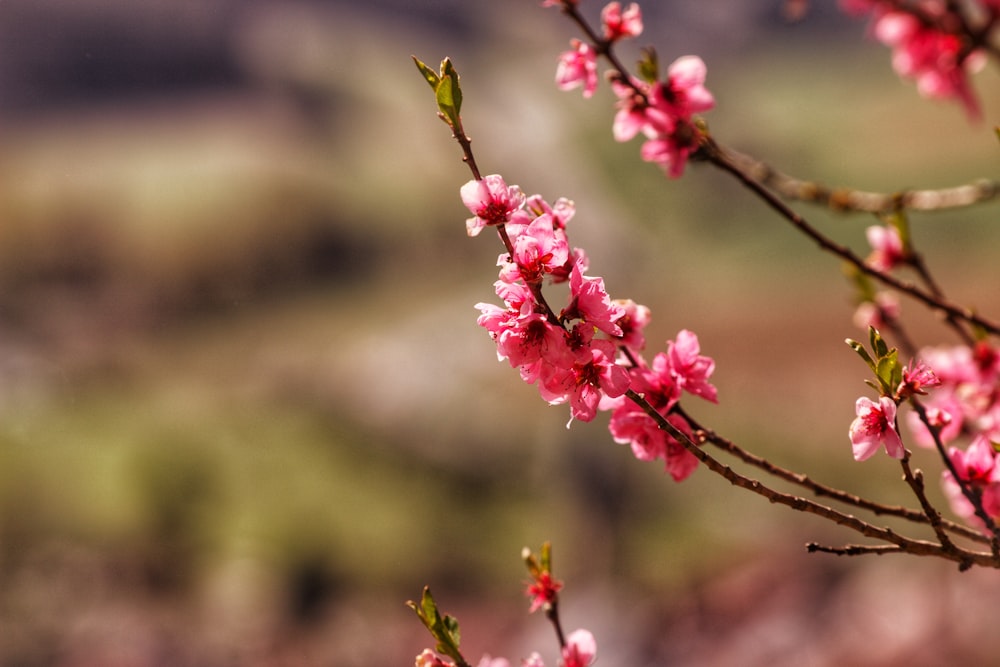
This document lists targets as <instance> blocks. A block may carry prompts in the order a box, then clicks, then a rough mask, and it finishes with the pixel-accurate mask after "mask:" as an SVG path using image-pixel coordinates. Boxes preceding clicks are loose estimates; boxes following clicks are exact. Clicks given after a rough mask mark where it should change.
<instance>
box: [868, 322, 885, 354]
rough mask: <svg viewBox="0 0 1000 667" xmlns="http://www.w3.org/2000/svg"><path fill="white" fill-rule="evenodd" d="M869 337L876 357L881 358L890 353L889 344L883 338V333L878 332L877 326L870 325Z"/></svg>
mask: <svg viewBox="0 0 1000 667" xmlns="http://www.w3.org/2000/svg"><path fill="white" fill-rule="evenodd" d="M868 339H869V341H870V343H871V348H872V352H874V353H875V358H876V359H881V358H882V357H884V356H885V355H887V354H889V346H888V345H887V344H886V342H885V341H884V340H882V334H880V333H879V332H878V329H876V328H875V327H868Z"/></svg>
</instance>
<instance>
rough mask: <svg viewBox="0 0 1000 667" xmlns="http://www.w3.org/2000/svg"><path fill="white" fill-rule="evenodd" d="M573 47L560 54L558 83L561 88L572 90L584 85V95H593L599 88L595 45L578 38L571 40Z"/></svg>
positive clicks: (557, 72) (557, 69) (557, 74)
mask: <svg viewBox="0 0 1000 667" xmlns="http://www.w3.org/2000/svg"><path fill="white" fill-rule="evenodd" d="M570 45H571V46H572V47H573V48H572V50H570V51H564V52H563V53H562V54H560V56H559V64H558V66H557V67H556V85H557V86H558V87H559V90H572V89H573V88H578V87H580V86H583V96H584V97H591V96H592V95H593V94H594V91H596V90H597V52H596V51H594V47H592V46H591V45H590V44H587V43H586V42H581V41H580V40H578V39H573V40H570Z"/></svg>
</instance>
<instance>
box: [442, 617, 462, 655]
mask: <svg viewBox="0 0 1000 667" xmlns="http://www.w3.org/2000/svg"><path fill="white" fill-rule="evenodd" d="M444 625H445V627H446V628H447V630H448V635H449V636H450V637H451V641H452V644H453V645H454V646H455V648H458V645H459V644H460V643H461V639H462V633H461V632H460V631H459V629H458V619H457V618H455V617H454V616H445V617H444Z"/></svg>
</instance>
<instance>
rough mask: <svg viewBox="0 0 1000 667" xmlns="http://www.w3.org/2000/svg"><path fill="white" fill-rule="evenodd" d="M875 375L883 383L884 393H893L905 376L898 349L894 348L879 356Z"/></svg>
mask: <svg viewBox="0 0 1000 667" xmlns="http://www.w3.org/2000/svg"><path fill="white" fill-rule="evenodd" d="M875 375H876V376H877V377H878V379H879V382H881V383H882V388H883V390H884V391H883V392H882V393H884V394H888V395H891V394H892V392H893V391H895V389H896V387H898V386H899V383H900V381H901V380H902V378H903V371H902V369H901V368H900V366H899V351H898V350H896V349H895V348H893V349H892V351H891V352H889V353H888V354H886V355H885V356H883V357H881V358H879V360H878V367H877V368H876V369H875Z"/></svg>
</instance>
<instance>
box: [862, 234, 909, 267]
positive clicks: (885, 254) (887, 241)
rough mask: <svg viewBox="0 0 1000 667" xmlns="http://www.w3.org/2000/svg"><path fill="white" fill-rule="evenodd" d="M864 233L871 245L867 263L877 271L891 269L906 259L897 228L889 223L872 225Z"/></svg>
mask: <svg viewBox="0 0 1000 667" xmlns="http://www.w3.org/2000/svg"><path fill="white" fill-rule="evenodd" d="M865 235H866V236H867V237H868V243H869V245H871V247H872V253H871V255H869V256H868V265H869V266H870V267H872V268H873V269H876V270H878V271H891V270H892V269H894V268H896V267H897V266H899V265H900V264H901V263H903V261H904V260H905V259H906V251H905V249H904V248H903V240H902V238H900V236H899V230H898V229H896V228H895V227H893V226H891V225H872V226H871V227H869V228H868V229H867V231H866V232H865Z"/></svg>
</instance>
